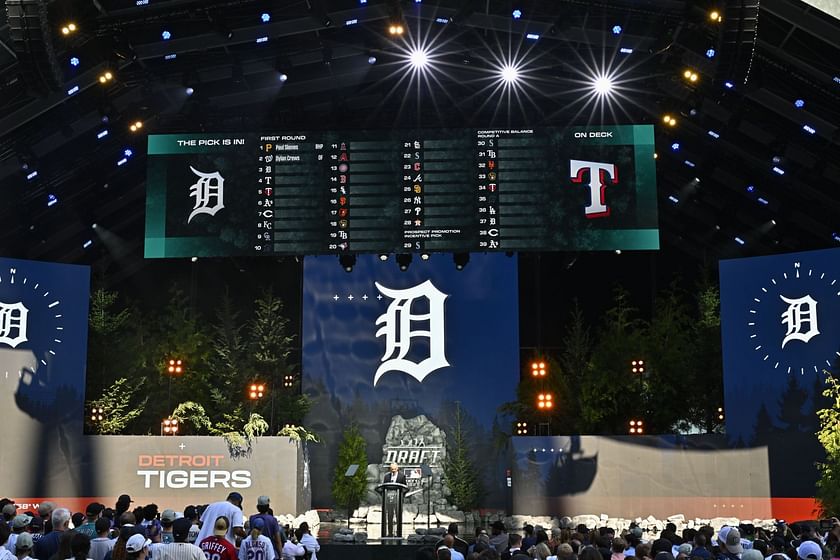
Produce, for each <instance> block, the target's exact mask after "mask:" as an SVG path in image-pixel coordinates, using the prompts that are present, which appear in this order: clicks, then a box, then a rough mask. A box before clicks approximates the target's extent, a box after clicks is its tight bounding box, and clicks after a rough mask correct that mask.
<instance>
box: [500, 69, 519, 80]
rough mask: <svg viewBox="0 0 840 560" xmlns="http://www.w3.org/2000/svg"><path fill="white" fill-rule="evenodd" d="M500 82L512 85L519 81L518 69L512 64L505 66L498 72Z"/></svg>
mask: <svg viewBox="0 0 840 560" xmlns="http://www.w3.org/2000/svg"><path fill="white" fill-rule="evenodd" d="M499 75H500V76H501V78H502V81H503V82H504V83H506V84H513V83H516V82H517V81H518V80H519V69H518V68H517V67H516V66H514V65H513V64H506V65H505V66H503V67H502V70H501V71H500V72H499Z"/></svg>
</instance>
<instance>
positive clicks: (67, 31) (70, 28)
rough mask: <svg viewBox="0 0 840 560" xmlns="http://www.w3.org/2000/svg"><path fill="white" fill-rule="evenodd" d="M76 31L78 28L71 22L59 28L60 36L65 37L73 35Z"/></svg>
mask: <svg viewBox="0 0 840 560" xmlns="http://www.w3.org/2000/svg"><path fill="white" fill-rule="evenodd" d="M77 29H78V28H77V27H76V24H75V23H73V22H70V23H68V24H66V25H64V26H62V27H61V34H62V35H65V36H67V35H72V34H73V33H75V32H76V31H77Z"/></svg>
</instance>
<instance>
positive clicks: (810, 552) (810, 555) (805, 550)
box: [796, 541, 823, 560]
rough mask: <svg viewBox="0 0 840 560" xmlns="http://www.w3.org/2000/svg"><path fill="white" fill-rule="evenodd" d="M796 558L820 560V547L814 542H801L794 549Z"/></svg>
mask: <svg viewBox="0 0 840 560" xmlns="http://www.w3.org/2000/svg"><path fill="white" fill-rule="evenodd" d="M796 557H797V558H799V560H822V557H823V550H822V547H821V546H820V545H819V544H818V543H816V542H814V541H802V544H800V545H799V546H798V547H797V549H796Z"/></svg>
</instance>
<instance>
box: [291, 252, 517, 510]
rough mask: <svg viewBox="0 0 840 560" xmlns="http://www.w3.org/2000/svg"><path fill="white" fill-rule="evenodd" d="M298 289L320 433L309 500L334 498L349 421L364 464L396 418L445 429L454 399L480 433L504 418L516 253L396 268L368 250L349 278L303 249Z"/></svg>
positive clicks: (509, 394) (513, 353)
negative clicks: (362, 442) (462, 263)
mask: <svg viewBox="0 0 840 560" xmlns="http://www.w3.org/2000/svg"><path fill="white" fill-rule="evenodd" d="M303 297H304V299H303V328H302V337H303V341H302V342H303V344H302V346H303V356H302V370H303V371H302V374H303V390H304V392H305V393H306V394H307V395H309V396H310V397H312V398H313V399H314V401H315V404H314V406H313V408H312V411H311V413H310V415H309V418H308V419H307V423H308V425H309V426H311V427H312V428H313V429H314V430H315V431H316V432H317V433H318V434H319V436H321V438H322V440H323V444H322V445H317V446H315V447H314V449H313V455H312V488H313V505H316V506H321V505H328V504H330V503H332V498H331V496H330V486H331V480H332V475H333V469H334V468H335V467H334V465H335V460H336V456H337V454H336V447H337V445H338V443H339V442H340V440H341V436H342V432H343V430H344V429H345V428H346V427H347V426H348V425H349V424H350V423H351V422H355V423H356V424H357V425H358V426H359V427H360V429H361V431H362V435H363V436H364V437H365V439H366V440H367V443H368V463H369V464H371V465H381V464H382V462H383V461H384V460H385V459H384V458H383V448H384V446H385V443H386V442H385V439H386V434H387V433H388V430H389V427H391V424H392V422H393V420H394V418H395V417H396V416H398V415H399V416H402V417H404V418H406V419H408V418H418V417H420V416H421V415H423V416H425V417H426V419H428V420H429V421H431V422H432V423H433V424H434V425H435V426H437V427H438V428H440V429H441V430H443V431H444V432H446V433H449V434H450V435H451V419H452V416H453V413H454V411H455V409H456V406H460V409H461V411H462V413H463V415H464V417H465V422H464V429H465V430H467V431H468V432H469V433H470V434H471V436H474V440H476V441H480V440H482V438H483V439H484V441H489V440H490V439H491V438H490V437H489V435H490V434H491V432H492V430H493V427H494V423H496V422H502V421H504V422H508V420H507V419H505V420H502V419H501V418H500V416H499V413H498V407H499V405H501V404H502V403H505V402H508V401H512V400H515V398H516V385H517V383H518V382H519V316H518V297H519V296H518V289H517V259H516V257H506V256H504V255H501V254H494V255H472V259H471V261H470V262H469V264H468V265H467V266H466V267H465V268H464V269H463V270H461V271H459V270H456V268H455V266H454V264H453V261H452V257H451V256H450V255H432V257H431V259H430V260H428V261H423V260H421V259H419V258H418V257H417V256H415V258H414V262H413V263H412V264H411V266H410V267H409V268H408V270H407V271H405V272H403V271H400V270H399V268H398V267H397V265H396V264H395V263H394V262H393V258H391V259H390V260H389V261H388V262H381V261H380V260H379V259H378V258H377V257H376V256H373V255H367V256H359V258H358V262H357V263H356V265H355V267H354V268H353V271H352V272H351V273H349V274H348V273H347V272H345V271H344V270H343V269H342V267H341V266H339V263H338V260H337V259H336V258H335V257H332V258H330V257H307V258H306V260H305V261H304V287H303ZM456 403H460V404H459V405H456ZM471 439H473V438H472V437H471ZM395 445H397V444H395ZM426 445H428V442H426ZM371 476H373V474H372V475H371Z"/></svg>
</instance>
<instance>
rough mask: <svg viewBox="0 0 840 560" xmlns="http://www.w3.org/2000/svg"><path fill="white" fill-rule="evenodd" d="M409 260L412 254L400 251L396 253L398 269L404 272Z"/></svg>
mask: <svg viewBox="0 0 840 560" xmlns="http://www.w3.org/2000/svg"><path fill="white" fill-rule="evenodd" d="M411 260H412V256H411V254H410V253H400V254H398V255H397V266H399V267H400V270H402V271H403V272H405V271H406V270H408V267H409V266H410V265H411Z"/></svg>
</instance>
